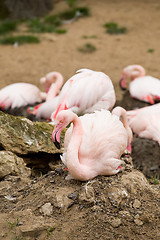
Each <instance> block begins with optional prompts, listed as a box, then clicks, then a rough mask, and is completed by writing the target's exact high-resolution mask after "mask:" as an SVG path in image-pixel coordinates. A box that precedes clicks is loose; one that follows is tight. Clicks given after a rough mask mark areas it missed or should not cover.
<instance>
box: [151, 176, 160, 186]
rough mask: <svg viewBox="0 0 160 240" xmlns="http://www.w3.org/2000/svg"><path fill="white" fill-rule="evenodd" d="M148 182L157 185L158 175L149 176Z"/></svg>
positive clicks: (158, 182)
mask: <svg viewBox="0 0 160 240" xmlns="http://www.w3.org/2000/svg"><path fill="white" fill-rule="evenodd" d="M149 182H150V183H151V184H154V185H158V184H160V178H159V176H157V175H156V176H154V177H151V178H150V179H149Z"/></svg>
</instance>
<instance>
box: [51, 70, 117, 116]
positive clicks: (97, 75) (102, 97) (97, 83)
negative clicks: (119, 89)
mask: <svg viewBox="0 0 160 240" xmlns="http://www.w3.org/2000/svg"><path fill="white" fill-rule="evenodd" d="M115 100H116V97H115V92H114V87H113V84H112V81H111V79H110V78H109V77H108V76H107V75H106V74H104V73H103V72H97V71H93V70H90V69H80V70H78V71H77V74H75V75H74V76H72V77H71V78H70V79H69V80H68V81H67V82H66V84H65V85H64V87H63V88H62V91H61V94H60V95H59V105H60V106H59V107H58V109H57V111H56V113H55V114H54V115H53V118H55V117H56V114H57V113H58V112H59V111H60V110H64V107H66V108H68V109H70V110H72V111H73V112H75V113H76V114H85V113H93V112H94V111H96V110H101V109H111V108H112V107H113V106H114V104H115Z"/></svg>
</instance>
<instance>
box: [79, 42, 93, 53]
mask: <svg viewBox="0 0 160 240" xmlns="http://www.w3.org/2000/svg"><path fill="white" fill-rule="evenodd" d="M78 50H79V51H80V52H83V53H92V52H94V51H96V47H95V46H94V45H93V44H92V43H86V44H84V45H83V46H81V47H79V48H78Z"/></svg>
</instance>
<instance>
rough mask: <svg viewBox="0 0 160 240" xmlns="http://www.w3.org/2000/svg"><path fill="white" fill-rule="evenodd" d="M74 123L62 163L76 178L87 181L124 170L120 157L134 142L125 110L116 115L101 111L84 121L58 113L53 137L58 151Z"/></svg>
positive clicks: (66, 139)
mask: <svg viewBox="0 0 160 240" xmlns="http://www.w3.org/2000/svg"><path fill="white" fill-rule="evenodd" d="M120 117H122V122H121V121H120ZM70 122H72V124H71V126H70V127H69V128H68V130H67V131H66V134H65V139H64V153H63V155H62V157H61V159H62V161H63V163H64V164H65V165H66V167H67V168H68V171H69V173H70V175H71V176H72V177H73V178H75V179H78V180H81V181H87V180H89V179H92V178H94V177H96V176H97V175H113V174H116V173H118V172H119V171H120V170H122V167H121V164H122V163H123V162H122V160H120V157H121V155H122V153H123V152H124V150H125V149H126V148H127V145H128V144H129V143H130V142H131V140H132V131H131V130H129V126H128V125H127V119H126V112H125V110H124V109H123V108H121V107H117V108H115V109H114V110H113V113H111V112H110V111H108V110H104V109H101V110H100V111H95V112H94V113H91V114H85V115H83V116H81V117H78V116H77V115H76V114H75V113H73V112H72V111H71V110H62V111H60V112H58V114H57V115H56V118H55V121H54V123H55V127H54V130H53V133H52V139H53V142H54V144H55V145H56V147H57V148H60V135H61V131H62V129H64V128H65V127H66V126H67V125H68V124H69V123H70Z"/></svg>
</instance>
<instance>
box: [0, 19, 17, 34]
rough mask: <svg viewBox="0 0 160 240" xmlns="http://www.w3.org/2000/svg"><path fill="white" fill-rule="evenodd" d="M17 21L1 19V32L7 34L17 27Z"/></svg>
mask: <svg viewBox="0 0 160 240" xmlns="http://www.w3.org/2000/svg"><path fill="white" fill-rule="evenodd" d="M17 24H18V22H17V21H8V20H6V21H1V22H0V34H5V33H8V32H11V31H15V30H16V29H17Z"/></svg>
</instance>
